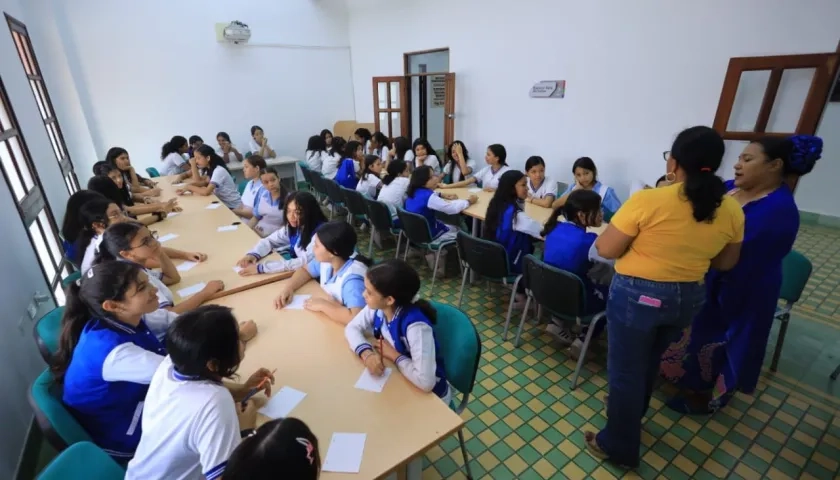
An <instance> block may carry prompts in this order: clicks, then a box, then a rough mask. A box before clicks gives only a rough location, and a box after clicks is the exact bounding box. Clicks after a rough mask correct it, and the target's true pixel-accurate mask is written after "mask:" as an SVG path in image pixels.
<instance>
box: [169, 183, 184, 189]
mask: <svg viewBox="0 0 840 480" xmlns="http://www.w3.org/2000/svg"><path fill="white" fill-rule="evenodd" d="M184 185H186V183H184V182H181V183H173V184H172V186H173V187H175V188H181V187H183V186H184Z"/></svg>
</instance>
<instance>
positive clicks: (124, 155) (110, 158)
mask: <svg viewBox="0 0 840 480" xmlns="http://www.w3.org/2000/svg"><path fill="white" fill-rule="evenodd" d="M105 161H106V162H108V163H110V164H111V165H113V166H114V167H116V168H118V169H119V170H120V171H123V172H126V171H128V170H129V169H130V168H131V160H130V159H129V158H128V151H127V150H126V149H124V148H122V147H111V148H109V149H108V153H106V154H105Z"/></svg>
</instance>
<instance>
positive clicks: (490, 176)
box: [475, 165, 510, 188]
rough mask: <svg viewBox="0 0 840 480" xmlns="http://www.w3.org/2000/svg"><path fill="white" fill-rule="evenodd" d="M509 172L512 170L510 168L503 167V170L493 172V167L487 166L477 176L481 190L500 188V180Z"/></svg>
mask: <svg viewBox="0 0 840 480" xmlns="http://www.w3.org/2000/svg"><path fill="white" fill-rule="evenodd" d="M508 170H510V167H508V166H507V165H502V168H500V169H499V170H497V171H496V172H493V167H491V166H490V165H487V166H486V167H484V168H482V169H481V170H479V171H478V173H476V174H475V179H476V180H477V181H478V183H479V185H481V188H499V179H500V178H502V175H504V173H505V172H507V171H508Z"/></svg>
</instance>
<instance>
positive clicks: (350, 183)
mask: <svg viewBox="0 0 840 480" xmlns="http://www.w3.org/2000/svg"><path fill="white" fill-rule="evenodd" d="M364 161H365V155H364V153H362V144H361V143H359V142H357V141H355V140H354V141H350V142H347V145H345V146H344V158H343V159H342V160H341V163H340V164H339V165H338V170H337V171H336V172H335V178H333V180H335V182H336V183H337V184H339V185H341V186H342V187H344V188H347V189H350V190H355V189H356V184H357V183H358V182H359V178H358V176H357V175H356V174H357V173H358V172H359V170H360V169H361V164H362V162H364Z"/></svg>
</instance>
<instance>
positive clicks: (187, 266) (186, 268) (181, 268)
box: [175, 262, 198, 272]
mask: <svg viewBox="0 0 840 480" xmlns="http://www.w3.org/2000/svg"><path fill="white" fill-rule="evenodd" d="M196 265H198V262H184V263H182V264H180V265H178V266H177V267H175V268H176V269H178V271H179V272H187V271H189V270H192V268H193V267H194V266H196Z"/></svg>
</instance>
